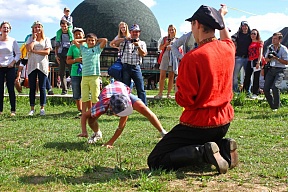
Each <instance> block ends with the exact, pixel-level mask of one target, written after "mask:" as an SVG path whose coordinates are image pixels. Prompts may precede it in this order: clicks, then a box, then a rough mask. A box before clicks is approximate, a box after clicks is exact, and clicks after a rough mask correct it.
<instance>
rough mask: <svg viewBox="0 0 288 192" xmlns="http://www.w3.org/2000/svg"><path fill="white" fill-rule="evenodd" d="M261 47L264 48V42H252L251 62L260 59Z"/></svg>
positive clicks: (250, 46) (250, 48)
mask: <svg viewBox="0 0 288 192" xmlns="http://www.w3.org/2000/svg"><path fill="white" fill-rule="evenodd" d="M260 47H263V42H251V44H250V45H249V48H248V59H249V61H253V60H254V59H258V58H259V55H260V51H259V49H260Z"/></svg>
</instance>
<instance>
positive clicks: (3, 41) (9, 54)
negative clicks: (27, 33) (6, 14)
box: [0, 21, 21, 116]
mask: <svg viewBox="0 0 288 192" xmlns="http://www.w3.org/2000/svg"><path fill="white" fill-rule="evenodd" d="M0 27H1V29H0V30H1V35H0V115H1V114H2V113H3V100H4V81H5V79H6V85H7V89H8V93H9V99H10V105H11V116H15V112H16V96H15V90H14V80H15V77H16V71H15V64H16V63H17V61H18V60H19V59H20V55H21V53H20V48H19V46H18V44H17V41H16V40H15V39H14V38H12V37H9V36H8V34H9V33H10V31H11V25H10V23H9V22H6V21H3V22H2V23H1V25H0Z"/></svg>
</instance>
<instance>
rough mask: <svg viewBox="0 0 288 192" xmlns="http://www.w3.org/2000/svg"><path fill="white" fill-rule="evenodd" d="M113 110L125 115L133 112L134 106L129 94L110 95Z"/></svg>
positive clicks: (122, 115) (115, 112)
mask: <svg viewBox="0 0 288 192" xmlns="http://www.w3.org/2000/svg"><path fill="white" fill-rule="evenodd" d="M110 106H111V110H112V111H113V112H114V114H115V115H117V116H120V117H125V116H128V115H130V114H131V113H132V112H133V107H132V103H131V100H130V98H129V96H127V95H124V94H114V95H112V96H111V97H110Z"/></svg>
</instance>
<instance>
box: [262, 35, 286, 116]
mask: <svg viewBox="0 0 288 192" xmlns="http://www.w3.org/2000/svg"><path fill="white" fill-rule="evenodd" d="M282 38H283V35H282V33H280V32H278V33H274V34H273V36H272V44H271V45H270V46H269V47H268V49H267V52H266V54H265V60H266V61H267V62H268V63H267V65H270V68H269V69H268V72H267V74H266V76H265V83H264V94H265V97H266V99H267V101H268V103H269V105H270V107H271V109H272V110H273V111H277V109H278V108H279V107H280V88H281V83H282V81H283V78H284V76H285V74H284V70H285V65H287V64H288V50H287V47H285V46H284V45H282V44H281V41H282ZM270 89H272V95H271V93H270Z"/></svg>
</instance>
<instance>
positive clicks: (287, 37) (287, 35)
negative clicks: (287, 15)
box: [263, 27, 288, 54]
mask: <svg viewBox="0 0 288 192" xmlns="http://www.w3.org/2000/svg"><path fill="white" fill-rule="evenodd" d="M280 32H281V33H282V35H283V39H282V42H281V44H283V45H285V46H286V47H288V27H284V28H283V29H282V30H281V31H280ZM272 35H273V34H271V37H270V38H269V39H267V40H266V41H265V42H264V46H263V53H264V54H266V51H267V47H268V46H269V45H271V44H272Z"/></svg>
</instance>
